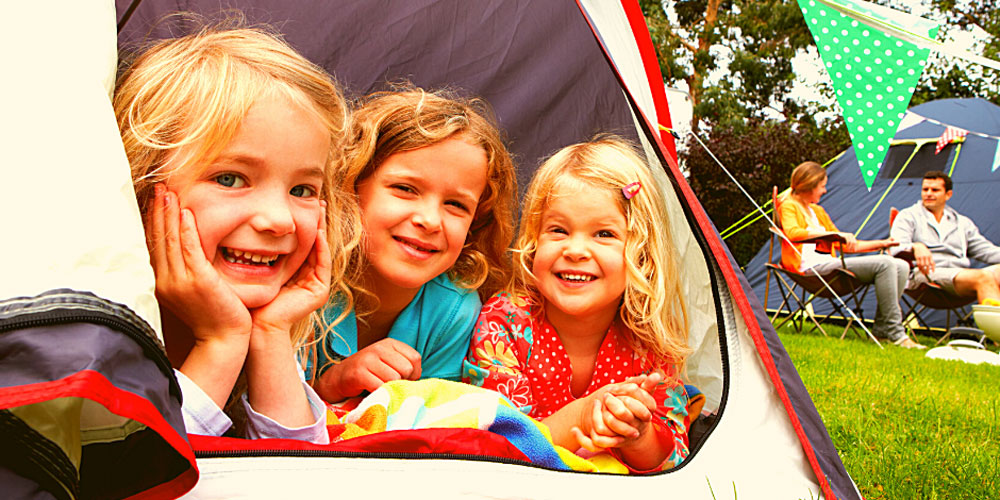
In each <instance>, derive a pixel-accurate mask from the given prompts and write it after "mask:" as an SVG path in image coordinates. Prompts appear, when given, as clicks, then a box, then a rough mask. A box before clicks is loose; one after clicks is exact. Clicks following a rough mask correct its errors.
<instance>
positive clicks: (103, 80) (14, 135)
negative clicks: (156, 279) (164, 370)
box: [0, 0, 160, 332]
mask: <svg viewBox="0 0 1000 500" xmlns="http://www.w3.org/2000/svg"><path fill="white" fill-rule="evenodd" d="M51 9H52V11H50V10H49V9H48V8H42V7H40V6H39V5H38V4H37V3H35V2H14V3H13V4H10V5H5V6H4V12H5V18H6V19H7V20H8V21H9V22H8V23H6V24H7V26H6V27H5V28H4V29H3V30H0V46H3V47H4V52H3V53H4V55H5V57H4V64H5V66H6V67H7V68H16V70H17V73H16V74H8V75H7V76H5V78H4V82H3V91H2V92H0V100H2V102H0V109H2V110H3V113H2V115H3V117H2V124H0V141H2V142H0V144H2V150H3V153H2V155H3V160H2V161H3V176H4V180H3V182H0V214H3V221H4V224H3V225H4V230H5V231H6V232H7V234H8V236H7V238H6V239H5V240H6V244H4V245H2V246H0V260H2V261H3V262H6V263H7V266H6V267H7V269H6V270H5V271H4V277H3V279H0V297H18V296H34V295H37V294H38V293H41V292H44V291H46V290H52V289H56V288H71V289H74V290H78V291H89V292H92V293H94V294H95V295H98V296H100V297H104V298H106V299H108V300H111V301H114V302H118V303H120V304H124V305H127V306H128V307H129V308H130V309H132V310H133V311H135V312H136V313H137V314H139V316H141V317H142V319H144V320H146V322H147V323H149V324H150V325H152V326H153V328H154V329H155V330H156V331H157V332H159V331H160V327H159V322H160V314H159V309H158V308H157V304H156V298H155V296H154V295H153V287H154V285H153V270H152V268H151V267H150V265H149V258H148V257H147V256H146V243H145V237H144V235H143V232H142V223H141V221H140V219H139V208H138V205H136V201H135V194H134V192H133V191H132V178H131V175H130V173H129V168H128V160H127V159H126V158H125V150H124V149H123V148H122V144H121V139H120V136H119V135H118V125H117V123H116V122H115V116H114V111H113V110H112V108H111V101H110V99H109V96H110V95H111V92H112V91H113V90H114V80H115V71H116V68H117V63H118V53H117V39H116V37H115V19H116V16H115V5H114V3H113V2H110V1H101V0H87V1H83V0H81V1H71V2H58V3H57V4H56V5H52V6H51ZM14 20H16V21H14ZM31 20H35V21H37V22H31ZM43 20H44V21H43ZM25 247H30V248H31V251H30V252H25V251H24V250H25Z"/></svg>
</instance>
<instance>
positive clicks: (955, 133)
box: [934, 125, 969, 154]
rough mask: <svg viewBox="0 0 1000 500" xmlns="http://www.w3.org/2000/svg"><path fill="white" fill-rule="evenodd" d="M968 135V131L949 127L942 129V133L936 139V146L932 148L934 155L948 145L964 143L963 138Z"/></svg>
mask: <svg viewBox="0 0 1000 500" xmlns="http://www.w3.org/2000/svg"><path fill="white" fill-rule="evenodd" d="M968 133H969V131H968V130H965V129H961V128H958V127H952V126H950V125H949V126H948V127H947V128H945V129H944V132H942V133H941V137H938V140H937V145H936V146H934V154H938V153H940V152H941V150H942V149H944V147H945V146H947V145H948V144H951V143H953V142H962V141H964V140H965V136H966V135H968Z"/></svg>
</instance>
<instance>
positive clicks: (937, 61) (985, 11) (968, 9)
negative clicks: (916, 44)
mask: <svg viewBox="0 0 1000 500" xmlns="http://www.w3.org/2000/svg"><path fill="white" fill-rule="evenodd" d="M932 5H933V7H934V11H933V13H932V14H931V15H930V16H928V17H930V18H933V19H935V20H937V21H941V23H942V33H940V34H939V36H938V39H939V40H941V39H947V38H948V37H949V36H952V35H954V34H955V32H958V31H972V30H974V29H976V28H978V29H979V30H982V32H985V33H986V34H987V35H989V37H990V38H988V39H986V40H985V41H984V42H982V43H980V44H979V45H978V46H976V47H973V48H972V50H971V51H972V52H974V53H977V54H979V55H982V56H983V57H986V58H989V59H993V60H994V61H997V60H1000V10H998V9H997V5H996V3H995V2H994V1H982V0H932ZM927 62H928V64H927V67H926V69H924V74H923V76H922V77H921V79H920V83H919V84H918V85H917V87H916V91H915V92H914V94H913V99H912V101H911V105H915V104H920V103H924V102H927V101H933V100H935V99H945V98H950V97H981V98H984V99H987V100H989V101H992V102H993V103H995V104H1000V72H998V71H996V70H992V69H989V68H983V67H980V66H978V65H975V64H971V63H968V62H966V61H964V60H960V59H955V58H953V57H950V56H942V55H939V54H935V53H931V56H930V57H929V58H928V61H927Z"/></svg>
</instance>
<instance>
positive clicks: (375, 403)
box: [328, 379, 628, 474]
mask: <svg viewBox="0 0 1000 500" xmlns="http://www.w3.org/2000/svg"><path fill="white" fill-rule="evenodd" d="M328 424H330V434H331V438H332V439H333V440H334V441H344V440H349V439H352V438H356V437H360V436H367V435H371V434H373V433H376V432H384V431H396V430H412V429H431V428H465V429H470V428H471V429H481V430H484V431H489V432H492V433H494V434H498V435H500V436H503V437H505V438H506V439H507V440H508V441H509V442H510V443H511V444H513V445H514V446H515V447H516V448H517V449H518V450H520V451H521V452H522V453H523V454H524V455H525V456H527V457H528V459H529V460H531V462H532V463H534V464H537V465H541V466H545V467H550V468H553V469H557V470H576V471H588V472H611V473H620V474H627V473H628V469H626V468H625V466H624V465H622V464H621V462H619V461H618V460H616V459H615V458H614V457H612V456H611V455H610V454H608V453H599V454H597V455H594V456H591V457H589V458H583V457H580V456H578V455H576V454H575V453H573V452H572V451H569V450H567V449H565V448H563V447H561V446H558V445H556V444H554V443H553V442H552V436H551V434H550V433H549V429H548V427H546V426H545V425H544V424H542V423H540V422H538V421H536V420H534V419H532V418H530V417H528V416H527V415H525V414H523V413H521V412H520V411H518V409H517V408H516V407H515V406H513V405H512V404H511V403H510V402H509V401H507V399H506V398H504V397H503V396H501V395H500V394H498V393H496V392H493V391H489V390H485V389H482V388H479V387H475V386H471V385H467V384H461V383H458V382H449V381H446V380H437V379H429V380H420V381H417V382H412V381H395V382H389V383H387V384H384V385H382V387H381V388H379V389H378V390H377V391H375V392H373V393H372V394H371V395H369V396H368V397H366V398H364V400H362V401H361V402H360V403H359V404H358V405H357V406H356V407H355V408H354V409H353V410H351V411H350V412H349V413H347V414H346V415H338V411H337V409H331V411H330V412H329V413H328Z"/></svg>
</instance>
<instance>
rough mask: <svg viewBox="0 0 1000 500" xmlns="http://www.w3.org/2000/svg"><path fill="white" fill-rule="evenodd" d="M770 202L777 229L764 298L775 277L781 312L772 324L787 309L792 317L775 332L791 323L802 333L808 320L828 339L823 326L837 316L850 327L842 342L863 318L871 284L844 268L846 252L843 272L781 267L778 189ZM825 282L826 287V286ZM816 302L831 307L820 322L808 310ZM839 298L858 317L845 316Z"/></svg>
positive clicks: (839, 239) (828, 239)
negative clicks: (822, 301)
mask: <svg viewBox="0 0 1000 500" xmlns="http://www.w3.org/2000/svg"><path fill="white" fill-rule="evenodd" d="M771 201H772V202H773V204H774V214H775V216H774V222H775V225H776V226H777V227H774V226H772V227H771V228H770V229H771V243H770V248H769V250H768V257H767V264H765V266H766V267H767V278H766V280H767V281H766V282H765V285H764V290H765V292H764V293H765V297H766V296H767V294H768V293H769V288H770V285H771V274H772V273H773V274H774V275H775V277H776V280H775V283H776V284H777V285H778V290H779V292H780V293H781V305H779V306H778V309H777V310H776V311H775V312H774V315H773V316H772V317H771V322H772V323H774V321H775V320H777V318H778V315H779V314H781V312H782V310H783V309H784V308H785V306H786V305H787V306H788V313H789V314H788V316H787V317H786V318H785V319H784V320H782V321H781V322H780V323H777V324H775V328H778V327H780V326H782V325H784V324H785V323H787V322H788V321H789V320H791V321H792V325H793V326H794V327H795V331H797V332H801V331H802V328H803V327H804V325H805V319H806V317H808V318H809V319H810V320H812V322H813V324H814V325H815V327H816V328H819V331H820V332H821V333H822V334H823V335H824V336H825V335H827V333H826V330H824V329H823V325H822V324H821V323H822V322H824V321H826V320H827V319H829V318H830V317H832V316H833V315H834V314H839V315H840V316H841V317H844V318H847V325H846V326H845V327H844V331H843V332H842V333H841V335H840V338H844V337H845V336H846V335H847V331H848V330H850V328H851V325H852V324H853V323H854V318H855V316H856V317H857V318H863V317H864V316H863V315H862V309H861V304H862V302H863V301H864V299H865V295H866V294H867V293H868V288H869V286H870V284H868V283H863V282H861V281H860V280H858V278H857V276H855V275H854V273H852V272H851V271H848V270H847V269H846V266H844V252H839V254H840V261H841V265H842V266H843V267H842V268H840V269H835V270H833V271H831V272H828V273H826V274H822V275H819V276H817V274H816V273H815V272H812V271H809V272H806V273H801V272H799V271H798V269H786V268H785V267H783V266H782V265H781V261H780V259H779V260H778V261H775V260H774V241H775V239H781V238H785V237H787V236H786V235H785V233H784V231H783V230H782V228H781V218H780V217H779V216H778V215H777V214H778V207H779V202H778V188H777V187H774V188H772V190H771ZM793 241H794V242H795V243H820V242H825V243H829V244H833V243H844V242H845V241H846V240H845V239H844V237H843V236H840V235H839V234H828V235H823V236H817V237H813V238H806V239H801V240H793ZM824 281H825V282H826V284H824ZM800 294H801V297H800ZM817 298H823V299H826V300H827V302H829V303H830V305H831V306H832V310H831V311H830V313H829V314H827V315H826V316H823V317H822V318H821V319H817V318H816V316H815V315H814V314H813V312H812V308H811V307H809V306H810V305H811V304H812V301H813V300H815V299H817ZM837 298H846V299H849V300H847V301H846V302H845V304H849V307H851V310H852V311H853V312H854V314H855V316H851V315H849V314H845V313H844V309H843V307H841V304H840V301H839V300H837ZM793 301H794V303H795V304H796V305H797V306H798V307H797V311H793V310H792V304H793Z"/></svg>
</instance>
